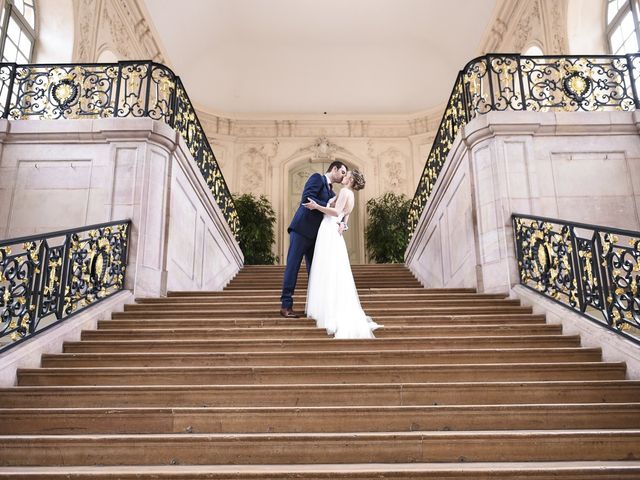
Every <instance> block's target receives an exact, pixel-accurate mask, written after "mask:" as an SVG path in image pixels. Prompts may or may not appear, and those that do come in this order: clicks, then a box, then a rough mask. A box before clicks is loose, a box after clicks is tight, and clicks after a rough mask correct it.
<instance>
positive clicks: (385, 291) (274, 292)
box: [167, 285, 506, 300]
mask: <svg viewBox="0 0 640 480" xmlns="http://www.w3.org/2000/svg"><path fill="white" fill-rule="evenodd" d="M425 292H427V294H429V295H449V294H460V295H468V294H475V290H474V289H467V288H461V289H453V290H445V289H431V288H430V289H428V290H425V289H424V288H423V287H422V286H420V287H406V286H405V287H393V288H384V287H378V288H358V295H366V294H377V295H395V294H402V293H406V294H415V293H417V294H421V293H425ZM281 293H282V286H278V287H277V288H276V287H272V288H251V289H246V290H242V289H234V290H233V291H230V290H226V289H225V290H222V291H218V292H208V291H202V292H197V291H183V292H176V291H173V292H168V293H167V298H171V299H175V298H183V297H189V298H193V297H205V298H206V297H219V296H227V295H234V296H236V295H256V294H257V295H271V296H275V297H279V296H280V294H281ZM306 295H307V292H306V288H300V285H296V293H295V298H298V299H299V300H300V299H304V298H306ZM505 296H506V295H505Z"/></svg>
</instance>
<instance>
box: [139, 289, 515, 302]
mask: <svg viewBox="0 0 640 480" xmlns="http://www.w3.org/2000/svg"><path fill="white" fill-rule="evenodd" d="M296 291H297V290H296ZM213 293H218V295H208V296H204V295H200V296H193V297H188V296H180V297H176V296H171V297H160V298H155V297H149V298H147V297H137V298H136V303H139V304H164V303H180V304H187V303H194V304H199V303H207V302H211V301H221V300H226V301H233V300H245V298H246V295H239V294H235V293H234V292H226V291H222V292H213ZM279 295H280V294H279V292H273V293H271V294H261V293H255V292H254V294H253V295H252V298H251V300H252V301H260V300H267V301H271V300H273V299H274V298H275V299H279ZM359 297H360V300H361V301H365V300H378V301H387V300H397V301H400V300H405V301H407V300H449V301H450V302H455V301H457V300H473V299H478V300H487V299H505V298H506V295H505V294H503V293H453V294H440V293H428V290H423V291H422V292H416V293H402V292H395V293H388V294H376V293H362V294H360V295H359ZM305 299H306V296H303V295H300V294H296V295H294V301H297V302H300V301H305Z"/></svg>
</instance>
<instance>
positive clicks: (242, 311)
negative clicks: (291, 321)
mask: <svg viewBox="0 0 640 480" xmlns="http://www.w3.org/2000/svg"><path fill="white" fill-rule="evenodd" d="M365 311H366V313H367V315H369V316H370V317H372V318H374V319H375V318H378V317H387V316H416V315H438V316H460V315H474V314H476V315H477V314H484V315H499V314H506V313H511V314H520V315H522V314H528V313H531V312H532V311H531V307H524V306H504V307H502V306H495V307H483V306H480V307H476V306H468V307H466V306H465V307H428V308H427V307H417V308H413V307H408V306H405V307H398V308H382V307H379V308H368V309H366V310H365ZM123 314H128V315H139V316H147V317H155V318H167V317H175V316H176V315H180V316H184V317H187V318H196V317H198V316H199V317H202V316H205V317H223V318H228V317H236V318H256V317H264V316H265V315H267V316H271V317H280V307H279V305H275V306H274V307H273V308H272V309H265V308H255V307H254V308H251V307H244V306H242V305H235V306H234V305H228V306H227V307H226V308H216V309H212V308H202V307H201V308H198V307H197V306H193V305H191V306H189V307H188V308H174V309H168V308H161V307H159V306H156V307H152V306H149V307H147V308H144V309H133V310H132V309H127V311H125V312H120V313H117V314H115V313H114V314H113V318H122V315H123Z"/></svg>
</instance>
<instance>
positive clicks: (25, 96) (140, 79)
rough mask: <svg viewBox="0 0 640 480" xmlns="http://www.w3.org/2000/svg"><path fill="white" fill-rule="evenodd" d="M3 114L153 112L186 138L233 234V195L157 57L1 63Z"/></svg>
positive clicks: (176, 81) (181, 92)
mask: <svg viewBox="0 0 640 480" xmlns="http://www.w3.org/2000/svg"><path fill="white" fill-rule="evenodd" d="M0 117H1V118H8V119H11V120H18V119H30V118H34V119H35V118H37V119H59V118H76V119H77V118H112V117H118V118H120V117H149V118H153V119H155V120H159V121H162V122H165V123H167V124H168V125H170V126H171V127H173V128H174V129H175V130H177V131H178V132H179V133H180V135H182V137H183V138H184V140H185V142H186V144H187V146H188V148H189V151H190V152H191V154H192V155H193V158H194V159H195V161H196V164H197V165H198V168H199V169H200V172H201V173H202V176H203V177H204V179H205V181H206V183H207V185H208V186H209V189H210V190H211V192H212V194H213V197H214V198H215V201H216V203H217V204H218V206H219V207H220V210H221V211H222V213H223V215H224V217H225V219H226V221H227V223H228V224H229V226H230V228H231V230H232V231H233V233H234V234H237V232H238V215H237V213H236V210H235V206H234V203H233V198H232V196H231V193H230V192H229V188H228V186H227V184H226V182H225V179H224V177H223V175H222V171H221V170H220V166H219V165H218V162H217V161H216V157H215V155H214V153H213V150H212V149H211V145H210V144H209V141H208V140H207V136H206V135H205V132H204V129H203V128H202V125H201V124H200V121H199V120H198V116H197V115H196V112H195V109H194V107H193V104H192V103H191V100H189V96H188V95H187V92H186V90H185V88H184V86H183V85H182V81H181V80H180V78H179V77H178V76H177V75H175V74H174V73H173V72H172V71H171V70H170V69H169V68H167V67H165V66H164V65H160V64H158V63H154V62H139V61H127V62H119V63H117V64H68V65H44V64H42V65H17V64H15V63H4V64H0Z"/></svg>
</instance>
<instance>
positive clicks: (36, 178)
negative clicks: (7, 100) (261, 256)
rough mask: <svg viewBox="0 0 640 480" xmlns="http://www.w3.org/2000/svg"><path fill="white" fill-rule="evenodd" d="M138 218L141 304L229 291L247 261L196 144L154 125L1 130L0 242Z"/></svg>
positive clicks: (130, 277) (96, 123)
mask: <svg viewBox="0 0 640 480" xmlns="http://www.w3.org/2000/svg"><path fill="white" fill-rule="evenodd" d="M123 219H132V220H133V229H132V234H131V237H130V254H129V269H128V272H127V284H126V287H127V288H128V289H131V290H133V291H134V293H135V295H137V296H158V295H164V294H165V293H166V292H167V290H220V289H222V288H223V287H224V285H226V283H227V282H228V281H229V280H230V279H231V278H232V277H233V276H234V275H235V274H236V273H237V271H238V270H239V269H240V267H241V265H242V253H241V252H240V249H239V246H238V244H237V242H236V240H235V238H234V236H233V234H232V233H231V231H230V229H229V227H228V225H227V223H226V221H225V220H224V218H223V216H222V213H221V212H220V210H219V209H218V206H217V205H216V204H215V201H214V199H213V196H212V195H211V193H210V191H209V189H208V187H207V185H206V184H205V182H204V179H203V178H202V175H201V174H200V172H199V170H198V168H197V166H196V164H195V162H194V160H193V158H192V157H191V154H190V153H189V150H188V149H187V147H186V144H185V143H184V141H183V140H182V138H181V137H180V136H179V135H178V134H177V133H176V132H175V131H174V130H173V129H171V128H170V127H168V126H167V125H165V124H163V123H160V122H156V121H153V120H151V119H145V118H142V119H100V120H56V121H46V120H42V121H25V120H18V121H6V120H2V121H0V238H11V237H16V236H21V235H28V234H36V233H44V232H48V231H55V230H61V229H67V228H72V227H82V226H85V225H89V224H94V223H101V222H107V221H111V220H123Z"/></svg>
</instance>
